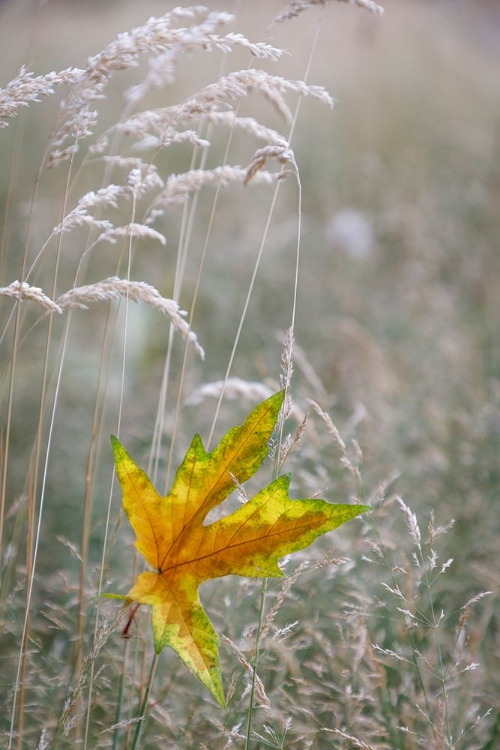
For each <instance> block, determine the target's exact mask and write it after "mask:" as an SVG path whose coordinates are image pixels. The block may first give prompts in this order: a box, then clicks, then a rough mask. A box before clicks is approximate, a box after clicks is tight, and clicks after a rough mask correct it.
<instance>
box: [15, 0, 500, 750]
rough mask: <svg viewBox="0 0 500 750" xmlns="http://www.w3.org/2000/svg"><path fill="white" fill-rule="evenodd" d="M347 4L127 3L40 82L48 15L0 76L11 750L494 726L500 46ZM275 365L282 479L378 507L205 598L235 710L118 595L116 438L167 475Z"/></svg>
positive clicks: (120, 545) (430, 739) (457, 733)
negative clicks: (261, 574)
mask: <svg viewBox="0 0 500 750" xmlns="http://www.w3.org/2000/svg"><path fill="white" fill-rule="evenodd" d="M350 4H351V5H353V6H361V10H360V9H359V8H356V7H352V8H348V7H345V6H346V5H347V3H345V2H327V3H324V2H295V1H294V2H290V3H288V5H286V4H285V3H284V2H283V3H277V4H276V6H274V4H272V6H273V7H272V8H271V4H264V5H262V4H256V6H255V8H257V6H258V12H257V11H256V10H255V9H254V8H253V7H252V8H251V9H250V10H249V6H248V5H245V4H244V3H226V5H227V6H231V7H230V8H228V9H229V10H232V11H234V14H235V16H236V17H235V18H234V19H233V18H232V14H231V13H228V12H227V10H225V9H223V10H222V11H220V12H219V11H215V10H205V9H203V8H199V7H197V8H188V7H182V8H177V9H175V10H174V9H169V10H168V12H166V13H165V9H164V8H162V10H161V11H160V12H157V15H156V17H151V18H150V19H149V20H146V19H147V17H148V16H149V15H151V14H153V13H156V10H155V7H154V4H153V3H151V9H150V8H149V3H146V4H145V5H144V10H142V9H141V11H140V12H141V14H142V13H143V15H144V18H142V19H140V20H138V13H139V10H138V6H137V7H135V8H132V7H129V6H128V4H126V3H124V4H123V9H124V11H125V10H126V13H125V12H124V16H127V18H125V17H124V19H123V23H124V26H123V28H122V29H121V30H122V31H123V33H121V34H119V35H117V32H118V31H119V26H118V19H117V18H115V17H114V16H113V15H112V16H111V17H108V16H105V15H103V16H102V19H103V24H102V28H99V30H98V32H97V33H98V34H99V38H100V39H101V38H102V34H103V33H104V31H103V29H104V28H106V30H109V34H107V38H108V41H106V42H103V43H102V51H99V50H96V49H93V48H92V39H93V34H94V32H93V31H91V28H90V26H88V25H86V24H87V22H86V21H83V20H82V19H81V18H78V20H77V21H76V23H77V24H82V33H81V34H79V39H78V44H75V49H74V50H69V52H71V55H69V52H68V51H67V50H66V51H65V52H64V54H63V55H62V57H66V56H70V57H71V65H72V66H73V65H75V66H76V67H69V66H68V64H67V61H64V62H62V64H61V65H54V67H55V68H56V71H55V72H47V70H48V69H49V67H51V66H52V65H51V62H49V63H48V62H47V60H48V59H49V60H50V56H51V55H48V54H44V55H42V54H41V52H39V53H38V54H37V52H36V48H37V40H39V44H40V47H39V49H40V50H42V49H43V45H44V44H46V42H45V39H46V38H47V37H46V36H45V35H46V34H47V33H48V32H47V29H50V28H52V27H53V29H55V28H56V27H55V22H56V20H57V16H56V15H51V13H52V10H51V8H50V4H49V6H47V9H46V10H43V9H41V7H40V8H38V9H37V14H36V15H33V16H32V18H33V23H34V26H33V40H34V42H33V45H34V46H33V47H32V49H33V50H34V52H33V54H28V56H27V57H26V59H25V60H20V61H19V66H18V67H20V66H21V64H23V63H24V64H25V65H24V67H21V69H20V71H19V72H18V74H16V73H14V74H13V77H12V80H11V82H10V83H9V82H8V80H5V81H2V83H1V85H0V128H1V130H0V138H1V139H2V151H3V153H4V154H5V156H6V157H8V156H9V155H10V153H12V160H11V161H10V162H9V161H8V159H7V158H6V159H4V168H3V171H2V177H1V184H0V196H7V197H6V198H4V203H5V213H4V217H3V232H2V247H1V255H0V314H1V317H0V321H1V323H0V325H1V331H0V346H1V348H2V356H1V359H0V377H1V380H0V399H1V404H2V428H1V429H2V432H1V507H0V539H1V544H2V551H1V558H0V574H1V603H0V604H1V609H0V638H1V640H0V644H1V646H0V659H1V661H0V664H1V667H0V675H1V677H0V684H1V689H0V737H1V738H2V743H3V744H5V746H6V747H9V748H14V747H17V748H22V747H30V748H32V747H33V748H34V747H37V748H40V750H41V749H42V748H49V747H54V748H55V747H58V748H64V747H75V746H82V747H88V748H91V747H92V748H100V747H102V748H104V747H106V748H109V747H113V748H130V749H133V748H138V747H144V748H148V747H163V746H166V745H168V747H172V748H179V749H182V750H186V748H192V747H199V748H203V747H206V748H214V747H217V748H224V747H227V748H230V747H240V748H244V747H246V748H265V747H274V748H308V747H311V748H322V747H334V748H339V750H340V749H341V748H342V750H347V748H351V747H359V748H376V749H377V750H382V749H383V748H391V749H393V750H395V749H396V748H397V749H398V750H402V749H403V748H404V749H405V750H413V748H418V747H426V748H427V747H428V748H435V750H438V749H441V748H447V749H450V748H457V749H458V748H461V749H462V748H463V749H465V748H467V750H471V749H472V750H473V749H474V748H478V749H479V748H482V749H484V748H486V749H487V750H492V748H494V747H495V746H496V743H497V742H498V738H499V736H500V730H499V726H500V723H499V720H498V716H499V715H500V706H499V704H498V694H499V689H500V684H499V680H498V677H497V674H498V666H499V665H498V642H497V635H496V632H497V628H496V625H495V623H496V620H497V619H498V596H497V592H498V581H499V575H500V570H499V569H498V564H497V562H496V560H497V557H498V556H497V555H496V548H497V546H498V545H497V542H498V532H499V528H498V524H497V522H496V520H495V514H494V502H495V499H496V496H497V493H498V477H499V472H498V467H499V464H498V442H499V441H498V424H499V419H500V409H499V395H500V391H499V389H498V376H499V365H500V358H499V356H498V346H497V344H496V328H495V320H496V319H497V313H498V312H499V310H498V295H497V293H496V291H497V290H496V284H495V278H496V272H497V271H498V270H499V269H498V259H497V257H496V254H495V252H494V251H493V248H494V247H495V242H496V238H497V235H498V218H497V212H496V211H495V209H494V206H495V205H496V202H495V201H496V197H497V192H498V191H497V182H498V180H497V179H496V178H497V175H496V168H495V163H496V161H495V158H494V155H495V130H494V123H495V122H496V121H497V120H498V111H500V110H499V109H498V106H499V100H498V96H497V94H496V93H495V92H496V88H495V87H493V86H491V85H489V83H488V81H489V80H491V81H493V80H494V77H492V74H491V71H492V69H494V67H495V66H494V61H495V54H494V52H491V51H490V49H489V47H488V43H485V44H479V45H476V44H475V43H474V42H473V41H471V40H470V39H469V38H468V35H465V34H464V31H463V28H467V29H469V28H470V18H469V17H467V16H466V17H465V20H466V24H465V26H462V17H461V16H460V15H459V14H458V11H457V13H456V15H451V14H450V15H447V14H446V11H440V10H439V9H438V8H433V9H431V8H427V7H420V6H419V9H418V10H417V9H416V8H415V4H413V6H412V5H411V4H406V3H399V6H398V7H396V6H395V4H394V3H388V9H387V10H388V12H387V13H386V14H385V16H384V18H383V19H382V18H381V17H380V13H379V10H380V8H379V6H378V5H376V4H375V3H372V2H368V1H367V2H365V1H364V0H363V1H361V0H360V1H359V2H355V3H350ZM138 5H139V4H138ZM285 5H286V7H284V6H285ZM146 6H147V10H146ZM363 9H364V10H366V9H368V10H370V11H374V13H365V12H362V11H363ZM305 11H308V12H305ZM76 12H77V13H78V11H76ZM100 12H101V11H100V10H98V9H96V10H95V14H96V18H100V16H98V15H97V14H99V13H100ZM463 12H465V11H463ZM1 13H5V14H7V13H13V14H14V15H15V11H14V10H13V9H12V8H7V9H6V10H3V9H2V11H1ZM44 13H47V14H49V15H48V16H44ZM61 13H62V11H61ZM441 13H442V15H440V14H441ZM475 13H476V15H475V16H473V18H474V19H475V20H476V21H478V26H477V28H483V27H482V25H481V23H482V16H481V14H480V13H479V11H478V10H477V9H476V10H475ZM128 16H130V23H128V20H129V19H128ZM132 16H133V20H132ZM43 18H48V19H49V20H50V23H49V24H42V19H43ZM89 18H91V14H90V13H89ZM274 19H278V20H279V21H283V23H272V22H273V20H274ZM23 22H24V23H25V22H26V19H25V18H24V19H23ZM120 23H121V21H120ZM92 24H94V26H92V28H94V27H95V19H94V18H93V19H92ZM0 25H2V19H1V16H0ZM127 25H128V26H129V28H130V31H126V30H125V31H124V29H125V28H126V26H127ZM2 28H5V26H4V25H2ZM11 28H13V29H15V26H13V25H12V26H11ZM444 28H446V29H449V34H448V36H447V37H446V40H445V39H444V36H443V35H442V33H443V32H442V29H444ZM419 29H421V30H422V31H421V32H420V31H419ZM240 30H241V31H243V32H244V34H241V33H239V31H240ZM269 33H272V34H273V35H274V39H269V38H266V37H264V35H266V34H269ZM420 33H421V34H422V36H419V34H420ZM478 33H480V32H478ZM485 33H486V32H485ZM3 34H4V32H3V31H2V35H3ZM14 35H15V32H12V36H14ZM56 36H57V35H56ZM62 36H63V35H60V37H61V39H62ZM113 37H114V41H113ZM262 37H264V41H262V42H259V41H253V40H254V39H259V38H262ZM109 40H112V41H109ZM62 41H64V40H63V39H62ZM8 44H9V42H8V40H6V45H8ZM282 47H283V48H285V47H286V50H287V53H286V54H285V55H284V54H283V52H282V49H281V48H282ZM424 47H425V49H424V51H422V50H423V48H424ZM6 49H7V47H6ZM67 53H68V54H67ZM53 54H54V55H55V50H54V52H53ZM88 55H91V56H90V57H88ZM7 58H8V59H11V56H9V55H6V59H7ZM85 58H87V60H86V61H85ZM431 58H432V59H433V60H434V62H433V63H432V65H431V63H430V59H431ZM32 59H34V60H35V62H34V63H33V64H32V65H31V66H29V67H26V62H27V61H28V62H29V60H32ZM59 68H60V69H61V70H60V71H59V72H57V70H58V69H59ZM386 71H388V72H389V73H390V75H388V80H389V82H390V85H389V84H384V85H381V83H380V81H381V79H382V78H383V76H384V75H385V72H386ZM426 75H427V78H426V77H425V76H426ZM457 79H458V80H459V81H460V83H457ZM495 80H496V79H495ZM324 86H325V88H324ZM330 88H331V92H330ZM333 97H335V98H336V99H338V100H339V102H340V105H339V106H338V107H336V109H335V111H334V112H333V114H332V112H331V106H332V104H333ZM56 101H57V111H56V109H55V104H54V102H56ZM463 101H470V102H471V106H470V108H469V109H468V110H467V112H464V109H463ZM325 105H326V106H325ZM42 135H43V137H42ZM16 144H17V145H16ZM132 303H134V304H132ZM283 330H287V331H288V333H287V334H286V336H283V334H281V333H280V331H283ZM282 352H283V353H282ZM203 356H204V359H203ZM280 356H282V363H281V369H280V364H279V362H280ZM292 373H293V375H292ZM280 386H281V387H286V388H291V390H290V399H289V400H288V402H287V410H286V412H285V413H286V416H287V419H286V420H283V421H282V422H281V423H280V430H279V439H278V441H277V443H276V444H273V445H271V446H270V448H271V451H270V452H271V459H272V460H271V461H270V462H269V466H268V469H267V470H268V473H269V477H271V474H272V473H273V471H274V472H275V473H276V472H281V471H287V470H291V471H292V472H293V477H294V482H295V488H296V492H297V494H301V495H305V494H308V495H317V494H319V493H323V496H324V493H325V492H326V493H327V495H326V496H328V497H331V499H332V500H337V501H346V500H347V499H348V498H353V499H356V500H360V501H362V502H367V501H368V502H370V504H372V505H373V507H374V513H373V514H372V516H371V517H370V519H364V520H362V521H359V522H356V524H354V526H353V528H352V529H347V530H346V531H345V532H343V533H341V534H338V535H336V536H335V538H334V540H332V543H335V550H331V549H329V548H328V545H327V543H326V542H318V543H317V544H316V545H315V546H314V547H313V548H312V549H311V550H308V551H307V555H306V554H302V555H297V556H293V557H292V559H290V560H285V561H284V562H283V565H284V569H285V571H286V573H287V576H286V578H285V579H284V581H281V580H280V581H279V582H276V581H274V580H270V581H268V582H266V583H265V585H264V586H261V585H260V584H259V583H255V582H253V581H250V582H249V581H247V580H244V579H236V578H234V579H225V580H224V581H218V582H215V583H213V582H210V583H207V584H206V585H205V586H204V587H203V590H202V596H203V599H204V604H206V607H207V609H208V610H209V611H210V615H211V618H212V619H213V621H214V624H215V626H216V627H217V629H218V631H219V632H220V633H221V634H222V636H223V648H222V650H221V651H222V661H223V669H224V681H225V687H226V692H227V698H228V701H227V708H226V709H225V710H224V711H222V710H220V709H218V708H215V705H214V704H212V703H211V702H210V701H209V700H207V698H206V696H205V695H204V694H202V693H201V689H200V688H199V687H198V685H197V684H196V682H195V681H194V679H193V678H192V676H191V675H190V674H189V673H188V672H187V671H186V670H185V669H184V668H183V667H182V665H181V664H180V663H179V662H178V660H177V659H176V658H175V656H174V655H173V654H168V653H166V652H164V653H162V654H161V656H160V658H159V659H158V660H155V659H154V658H153V654H152V646H151V639H150V634H149V630H150V628H149V623H148V613H147V612H146V611H143V610H144V608H141V609H140V610H138V611H133V612H131V611H130V610H126V611H123V612H122V611H120V609H119V605H117V604H116V603H114V602H113V603H110V602H109V601H105V600H103V599H102V598H101V597H100V593H101V592H103V591H109V590H116V591H118V590H121V591H127V589H128V588H129V584H130V583H131V581H132V580H133V579H134V577H135V575H136V573H137V569H138V566H139V562H138V560H137V559H136V558H135V554H134V552H133V550H132V537H131V532H130V530H129V529H128V527H127V524H125V523H123V518H122V515H121V511H120V507H119V498H118V492H117V491H116V488H115V487H114V479H113V468H112V457H111V452H110V451H109V450H108V434H109V433H110V432H119V433H120V435H122V436H123V437H124V439H126V441H127V443H128V444H133V445H135V449H134V454H135V455H138V456H141V454H142V457H143V459H144V460H143V461H142V465H144V466H148V470H149V472H150V474H151V476H152V478H153V480H154V482H155V484H156V485H157V486H158V488H159V489H160V491H162V490H163V488H164V487H168V485H169V482H170V481H171V476H172V472H173V471H174V469H175V466H176V464H177V462H178V460H179V458H180V457H182V455H183V453H184V449H185V447H186V445H187V442H188V441H189V440H190V438H191V437H192V434H193V433H194V432H195V431H200V432H201V433H202V434H203V436H204V439H205V440H206V442H207V444H208V443H211V442H215V441H216V439H217V436H220V435H221V434H222V433H223V432H224V431H225V429H227V428H228V427H230V426H232V425H233V424H237V423H238V422H239V421H241V417H242V416H243V415H244V414H245V412H246V411H248V407H249V406H251V405H253V404H255V403H256V402H258V401H259V400H262V399H263V398H265V397H266V395H268V394H269V393H271V392H272V391H274V390H275V389H276V388H277V387H280ZM292 396H293V399H292ZM237 489H238V490H239V491H240V492H242V493H244V492H245V489H246V488H244V487H243V488H237ZM235 494H237V493H235ZM230 502H235V503H237V502H238V499H237V498H236V497H235V498H234V501H230ZM453 519H454V523H452V520H453ZM492 592H493V593H492ZM124 629H126V635H128V638H122V637H121V636H122V633H123V631H124ZM153 675H154V679H153Z"/></svg>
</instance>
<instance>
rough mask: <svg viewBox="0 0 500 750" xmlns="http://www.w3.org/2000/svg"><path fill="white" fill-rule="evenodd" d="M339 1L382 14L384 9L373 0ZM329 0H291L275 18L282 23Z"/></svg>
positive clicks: (276, 21)
mask: <svg viewBox="0 0 500 750" xmlns="http://www.w3.org/2000/svg"><path fill="white" fill-rule="evenodd" d="M338 1H339V2H344V3H349V4H350V5H354V4H356V5H358V6H359V7H360V8H365V9H366V10H369V11H371V12H372V13H378V14H379V15H382V14H383V13H384V9H383V7H382V6H381V5H378V4H377V3H375V2H373V0H338ZM326 2H327V0H291V1H290V2H289V3H288V5H287V6H286V8H284V9H283V10H282V11H281V13H280V14H279V15H278V16H277V17H276V18H275V23H281V22H282V21H288V20H290V19H291V18H296V17H297V16H298V15H300V13H302V12H303V11H305V10H309V8H312V7H313V6H314V5H325V4H326Z"/></svg>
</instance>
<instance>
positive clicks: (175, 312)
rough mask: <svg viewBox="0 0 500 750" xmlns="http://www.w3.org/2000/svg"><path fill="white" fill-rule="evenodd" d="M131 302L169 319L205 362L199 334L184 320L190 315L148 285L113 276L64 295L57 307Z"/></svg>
mask: <svg viewBox="0 0 500 750" xmlns="http://www.w3.org/2000/svg"><path fill="white" fill-rule="evenodd" d="M120 298H122V299H127V300H131V301H132V302H135V303H137V304H138V303H139V302H143V303H144V304H146V305H149V307H152V308H153V309H155V310H159V311H160V312H162V313H163V314H164V315H166V316H167V317H168V318H169V319H170V321H171V323H172V325H173V326H174V328H175V330H176V331H178V332H179V333H180V334H181V335H182V337H183V338H184V339H186V340H188V341H189V342H190V343H191V344H193V346H194V348H195V350H196V351H197V352H198V354H199V355H200V357H201V358H202V359H203V358H204V356H205V352H204V351H203V348H202V347H201V346H200V344H199V343H198V339H197V337H196V334H195V333H193V331H191V329H190V326H189V324H188V323H187V322H186V320H185V319H184V316H186V315H187V313H186V312H185V311H184V310H181V309H180V307H179V305H178V304H177V302H174V300H172V299H166V298H165V297H162V296H161V294H160V293H159V291H158V290H157V289H155V287H154V286H151V284H146V283H145V282H144V281H128V280H127V279H120V278H118V277H117V276H111V277H109V278H107V279H103V280H102V281H97V282H95V283H94V284H86V285H85V286H81V287H75V288H74V289H70V290H69V291H67V292H65V293H64V294H62V295H61V296H60V297H58V299H57V304H58V305H59V307H60V308H61V310H64V309H66V308H70V307H80V308H83V309H85V308H86V307H87V303H89V302H105V301H110V300H114V299H120Z"/></svg>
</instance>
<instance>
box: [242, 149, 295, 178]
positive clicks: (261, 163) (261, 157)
mask: <svg viewBox="0 0 500 750" xmlns="http://www.w3.org/2000/svg"><path fill="white" fill-rule="evenodd" d="M269 159H276V161H277V162H278V163H279V164H281V166H282V167H283V166H284V165H285V164H291V165H292V167H293V168H294V170H295V171H296V172H297V173H298V167H297V162H296V161H295V155H294V153H293V151H292V149H291V148H290V147H289V145H288V143H287V142H286V141H282V142H281V143H276V144H273V145H271V146H264V147H263V148H259V149H258V150H257V151H256V152H255V154H254V155H253V157H252V161H251V162H250V164H249V165H248V167H247V173H246V176H245V179H244V180H243V184H244V185H248V183H249V182H251V181H252V180H253V179H254V177H255V175H256V174H257V173H258V172H260V170H261V169H263V168H264V167H265V165H266V164H267V162H268V160H269ZM284 175H285V173H284V172H283V171H282V172H280V177H283V176H284Z"/></svg>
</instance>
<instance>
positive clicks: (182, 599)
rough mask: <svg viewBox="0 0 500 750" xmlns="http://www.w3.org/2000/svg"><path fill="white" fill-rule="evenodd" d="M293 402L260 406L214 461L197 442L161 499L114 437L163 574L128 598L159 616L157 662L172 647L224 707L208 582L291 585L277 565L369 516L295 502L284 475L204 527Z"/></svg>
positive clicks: (256, 460)
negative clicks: (205, 600)
mask: <svg viewBox="0 0 500 750" xmlns="http://www.w3.org/2000/svg"><path fill="white" fill-rule="evenodd" d="M283 398H284V393H283V391H280V392H279V393H276V394H275V395H274V396H271V398H268V399H267V400H266V401H264V402H263V403H261V404H259V406H257V407H256V408H255V409H254V410H253V411H252V412H251V413H250V415H249V416H248V417H247V419H246V420H245V422H244V424H243V425H241V426H240V427H234V428H233V429H231V430H229V432H228V433H227V434H226V435H225V436H224V437H223V438H222V440H221V441H220V443H219V445H218V446H217V447H216V448H215V449H214V450H213V451H211V452H210V453H207V451H206V450H205V448H204V447H203V443H202V441H201V438H200V436H199V435H198V434H196V435H195V436H194V438H193V440H192V442H191V445H190V447H189V450H188V451H187V453H186V457H185V458H184V460H183V462H182V464H181V465H180V466H179V468H178V470H177V474H176V476H175V479H174V482H173V485H172V490H171V492H170V494H169V495H167V496H166V497H162V496H161V495H159V494H158V492H157V491H156V490H155V488H154V487H153V485H152V484H151V482H150V480H149V478H148V476H147V474H146V473H145V472H144V471H142V469H140V468H139V467H138V466H137V465H136V463H135V462H134V461H133V459H132V458H131V457H130V456H129V454H128V453H127V451H126V450H125V448H124V447H123V446H122V445H121V443H120V442H119V440H118V439H117V438H116V437H114V436H111V442H112V445H113V450H114V454H115V462H116V471H117V474H118V479H119V481H120V484H121V487H122V492H123V507H124V509H125V512H126V513H127V516H128V518H129V520H130V523H131V525H132V528H133V529H134V531H135V534H136V542H135V544H136V547H137V549H138V550H139V551H140V552H141V554H142V555H143V556H144V557H145V559H146V560H147V562H148V563H149V565H150V566H151V567H152V568H153V569H154V572H153V571H149V572H146V573H141V574H140V575H139V576H138V578H137V581H136V583H135V585H134V586H133V588H132V589H131V590H130V591H129V592H128V594H127V595H126V596H125V597H120V598H125V599H127V600H129V601H134V602H138V603H140V604H149V605H151V607H152V623H153V638H154V646H155V650H156V652H157V653H160V651H161V650H162V649H163V648H164V647H165V646H171V648H173V649H174V651H176V652H177V653H178V655H179V656H180V657H181V659H182V660H183V661H184V663H185V664H186V666H187V667H188V668H189V669H190V670H191V671H192V672H193V673H194V674H195V675H196V677H198V679H199V680H200V681H201V682H202V683H203V684H204V685H205V686H206V687H207V688H208V689H209V690H210V692H211V693H212V695H213V696H214V697H215V698H216V699H217V700H218V701H219V703H220V704H221V705H224V693H223V688H222V678H221V668H220V661H219V654H218V648H219V643H220V641H219V638H218V636H217V634H216V632H215V630H214V628H213V627H212V624H211V622H210V620H209V619H208V616H207V614H206V613H205V611H204V609H203V607H202V605H201V602H200V599H199V595H198V587H199V585H200V584H201V583H203V582H204V581H208V580H210V579H212V578H220V577H222V576H226V575H239V576H249V577H251V578H260V577H268V576H283V573H282V572H281V570H280V568H279V567H278V561H279V559H280V558H282V557H284V556H285V555H288V554H290V553H291V552H295V551H297V550H300V549H303V548H304V547H307V546H308V545H309V544H311V543H312V542H313V541H314V540H315V539H316V537H318V536H320V535H321V534H325V533H326V532H328V531H331V530H332V529H335V528H337V526H340V525H341V524H343V523H345V522H346V521H349V520H350V519H351V518H354V517H355V516H357V515H359V514H360V513H363V512H365V511H367V510H369V507H368V506H363V505H340V504H332V503H328V502H325V501H324V500H319V499H307V500H292V499H291V498H290V497H289V495H288V487H289V485H290V476H289V475H283V476H280V477H278V479H276V480H275V481H274V482H272V483H271V484H269V485H268V486H267V487H265V488H264V489H263V490H261V491H260V492H259V493H258V494H257V495H255V497H253V498H251V499H250V500H248V501H247V502H246V503H245V504H243V505H242V506H241V507H240V508H238V509H237V510H236V511H235V512H234V513H231V514H230V515H228V516H225V517H223V518H221V519H219V520H217V521H215V522H214V523H210V524H208V525H205V519H206V516H207V514H208V513H209V512H210V511H211V510H212V509H213V508H215V507H216V506H218V505H220V503H222V501H223V500H225V499H226V498H227V496H228V495H229V494H231V492H233V491H234V490H235V489H236V485H235V480H236V481H237V483H239V484H242V483H243V482H245V481H246V480H247V479H249V478H250V477H251V476H253V475H254V474H255V472H256V471H257V469H258V468H259V467H260V465H261V464H262V462H263V461H264V459H265V458H266V456H267V455H268V441H269V439H270V437H271V435H272V433H273V430H274V427H275V424H276V420H277V418H278V414H279V410H280V408H281V405H282V403H283Z"/></svg>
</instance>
